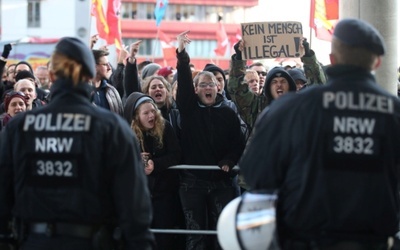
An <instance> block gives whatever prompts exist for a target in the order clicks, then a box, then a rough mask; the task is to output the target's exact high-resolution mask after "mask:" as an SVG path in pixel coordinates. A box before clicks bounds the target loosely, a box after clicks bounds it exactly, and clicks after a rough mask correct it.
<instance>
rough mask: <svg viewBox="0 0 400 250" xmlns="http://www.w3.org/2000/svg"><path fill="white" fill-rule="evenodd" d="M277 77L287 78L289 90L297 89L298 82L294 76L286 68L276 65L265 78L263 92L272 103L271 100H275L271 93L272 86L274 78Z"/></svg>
mask: <svg viewBox="0 0 400 250" xmlns="http://www.w3.org/2000/svg"><path fill="white" fill-rule="evenodd" d="M276 77H284V78H286V80H287V81H288V83H289V92H290V91H296V83H295V81H294V80H293V78H292V77H291V76H290V74H289V73H288V72H287V71H286V70H285V69H284V68H281V67H275V68H273V69H271V70H270V71H269V72H268V74H267V79H265V84H264V91H263V92H264V95H265V96H266V97H267V99H268V101H269V103H268V104H271V102H272V101H273V100H274V98H273V97H272V94H271V89H270V86H271V82H272V79H274V78H276Z"/></svg>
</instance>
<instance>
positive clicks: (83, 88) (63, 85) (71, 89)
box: [50, 78, 93, 100]
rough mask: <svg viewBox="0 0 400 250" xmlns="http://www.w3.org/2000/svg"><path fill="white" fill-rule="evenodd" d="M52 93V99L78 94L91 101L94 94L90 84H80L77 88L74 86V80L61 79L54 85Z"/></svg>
mask: <svg viewBox="0 0 400 250" xmlns="http://www.w3.org/2000/svg"><path fill="white" fill-rule="evenodd" d="M50 92H51V98H55V97H58V96H61V95H63V94H78V95H81V96H83V97H85V98H87V99H88V100H90V96H91V94H92V92H93V86H91V85H89V84H88V83H79V84H78V85H77V86H74V84H73V82H72V80H70V79H65V78H61V79H57V80H56V81H55V82H54V83H53V85H52V86H51V90H50Z"/></svg>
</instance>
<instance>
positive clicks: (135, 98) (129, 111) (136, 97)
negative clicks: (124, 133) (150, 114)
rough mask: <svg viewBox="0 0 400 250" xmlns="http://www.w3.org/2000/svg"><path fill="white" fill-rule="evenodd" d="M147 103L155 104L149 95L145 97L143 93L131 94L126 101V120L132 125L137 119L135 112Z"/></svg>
mask: <svg viewBox="0 0 400 250" xmlns="http://www.w3.org/2000/svg"><path fill="white" fill-rule="evenodd" d="M145 101H151V102H153V103H154V100H153V98H151V97H150V96H148V95H145V94H143V93H141V92H133V93H132V94H130V95H129V96H128V97H127V98H126V101H125V105H124V118H125V120H126V121H127V122H128V124H129V125H130V124H131V123H132V120H133V119H134V118H135V116H134V114H135V110H136V109H137V108H138V107H139V105H140V104H142V103H143V102H145Z"/></svg>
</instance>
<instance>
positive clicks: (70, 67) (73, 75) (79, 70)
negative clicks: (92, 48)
mask: <svg viewBox="0 0 400 250" xmlns="http://www.w3.org/2000/svg"><path fill="white" fill-rule="evenodd" d="M50 62H51V71H52V72H53V73H54V74H55V75H56V76H57V77H58V78H67V79H72V81H73V83H74V85H77V84H79V83H80V82H87V81H89V79H90V77H89V76H87V75H85V72H84V70H83V67H82V64H80V63H78V62H76V61H74V60H71V59H70V58H68V57H67V56H65V55H63V54H61V53H58V52H54V53H53V54H52V56H51V60H50Z"/></svg>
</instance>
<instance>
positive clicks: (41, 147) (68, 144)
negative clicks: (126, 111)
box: [0, 38, 153, 249]
mask: <svg viewBox="0 0 400 250" xmlns="http://www.w3.org/2000/svg"><path fill="white" fill-rule="evenodd" d="M56 52H58V53H61V54H64V55H66V56H67V57H69V58H70V59H72V60H75V61H77V62H79V63H82V66H83V69H82V71H83V73H84V74H86V75H88V76H90V77H93V76H94V74H95V70H94V68H95V63H94V58H93V55H92V53H91V51H90V49H89V48H88V47H87V46H86V45H85V44H83V43H82V42H81V41H79V40H78V39H75V38H64V39H62V40H61V41H60V42H59V43H58V45H57V46H56ZM56 74H57V72H56ZM91 90H92V89H91V87H90V86H89V85H88V84H87V83H79V84H78V85H77V86H73V83H72V80H70V79H67V78H66V77H65V78H62V77H58V79H57V80H56V81H55V82H54V84H53V87H52V101H51V102H50V103H49V105H47V106H45V107H43V108H41V109H35V110H32V111H29V112H26V113H23V114H20V115H18V116H16V117H14V118H13V119H12V120H11V121H10V122H9V124H8V125H9V126H7V128H6V129H5V130H4V131H3V133H2V134H1V145H0V185H1V187H0V204H1V206H0V220H1V221H0V222H1V223H2V226H1V228H0V234H3V235H4V234H5V233H7V231H6V230H7V225H6V223H8V221H9V220H10V219H11V217H15V218H16V220H17V221H18V223H17V224H18V225H17V227H18V230H19V240H20V241H22V247H23V249H111V244H112V243H111V238H112V236H114V238H118V239H121V241H122V244H123V245H124V246H125V249H151V248H152V245H153V235H152V233H151V232H150V231H149V226H150V223H151V206H150V198H149V192H148V190H147V183H146V178H145V175H144V171H143V164H142V162H141V157H140V151H139V147H138V143H137V142H136V139H135V136H134V134H133V132H132V130H131V129H130V128H129V126H128V125H127V124H126V122H125V121H124V120H123V119H122V118H120V117H119V116H118V115H116V114H113V113H111V112H110V111H107V110H104V109H100V108H98V107H95V106H94V105H93V104H91V102H90V92H91Z"/></svg>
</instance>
